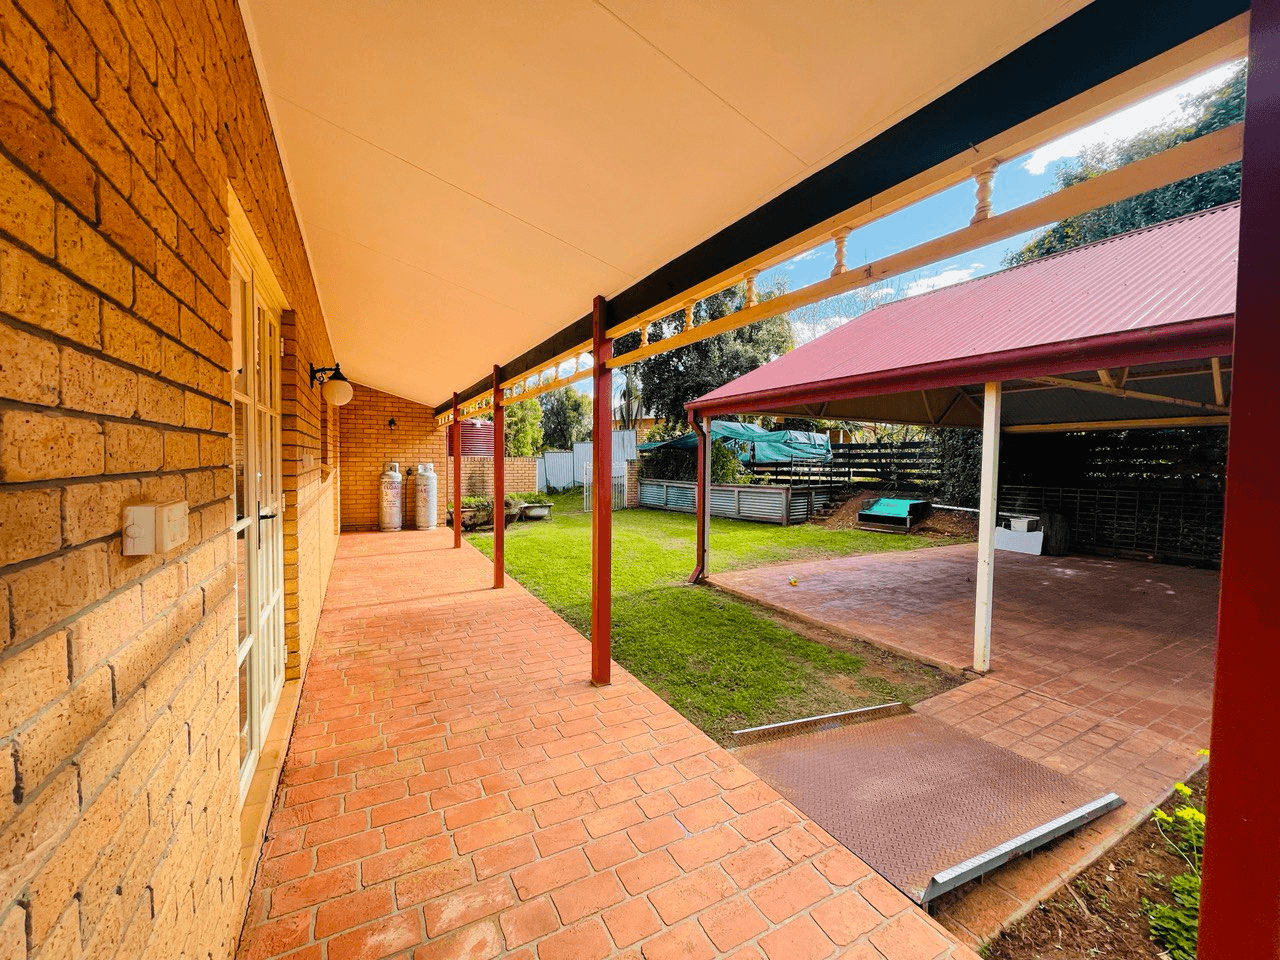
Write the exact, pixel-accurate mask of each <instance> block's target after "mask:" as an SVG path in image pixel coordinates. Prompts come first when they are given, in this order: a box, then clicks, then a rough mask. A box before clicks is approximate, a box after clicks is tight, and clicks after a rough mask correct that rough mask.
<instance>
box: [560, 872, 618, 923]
mask: <svg viewBox="0 0 1280 960" xmlns="http://www.w3.org/2000/svg"><path fill="white" fill-rule="evenodd" d="M623 896H624V895H623V892H622V887H621V886H619V884H618V880H617V878H616V877H615V876H614V875H613V874H612V873H595V874H592V875H591V876H589V877H587V878H585V879H583V880H579V881H577V882H576V883H571V884H569V885H568V886H567V887H562V888H560V889H559V890H556V891H555V892H554V893H552V895H551V899H552V900H553V901H555V905H556V909H557V910H559V911H560V919H561V920H563V921H564V922H565V923H575V922H576V921H578V920H581V919H582V918H583V917H585V916H588V915H590V914H593V913H597V912H599V911H601V910H603V909H604V908H605V907H611V906H613V905H614V904H616V903H621V902H622V900H623Z"/></svg>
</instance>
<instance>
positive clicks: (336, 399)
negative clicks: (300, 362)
mask: <svg viewBox="0 0 1280 960" xmlns="http://www.w3.org/2000/svg"><path fill="white" fill-rule="evenodd" d="M317 383H322V384H324V386H323V387H322V388H321V390H320V395H321V396H322V397H324V398H325V400H326V401H327V402H329V403H332V404H333V405H334V406H335V407H340V406H342V405H343V404H344V403H348V402H349V401H350V400H351V397H352V396H353V395H354V394H355V391H354V390H352V389H351V383H350V381H348V380H347V378H346V377H344V376H343V375H342V365H341V364H339V363H335V364H334V365H333V366H332V367H317V366H316V365H315V364H314V363H313V364H311V385H312V386H313V387H314V386H315V385H316V384H317Z"/></svg>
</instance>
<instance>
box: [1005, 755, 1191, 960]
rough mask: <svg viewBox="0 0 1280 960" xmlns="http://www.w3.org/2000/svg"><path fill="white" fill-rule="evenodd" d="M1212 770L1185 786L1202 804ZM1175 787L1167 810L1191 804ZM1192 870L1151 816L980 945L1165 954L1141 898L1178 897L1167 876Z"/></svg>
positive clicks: (1043, 954)
mask: <svg viewBox="0 0 1280 960" xmlns="http://www.w3.org/2000/svg"><path fill="white" fill-rule="evenodd" d="M1207 776H1208V769H1207V768H1206V769H1204V770H1201V771H1200V772H1199V773H1198V774H1196V775H1195V776H1194V777H1193V778H1192V779H1190V780H1188V781H1187V786H1189V787H1190V788H1191V790H1192V797H1191V799H1192V801H1194V802H1195V803H1196V805H1198V806H1202V805H1203V804H1204V791H1205V782H1206V778H1207ZM1186 802H1187V801H1185V800H1184V799H1183V798H1182V797H1180V796H1178V795H1177V794H1176V793H1175V794H1174V795H1173V796H1172V797H1170V798H1169V799H1168V800H1167V801H1166V802H1165V803H1164V804H1163V807H1162V809H1164V810H1165V811H1166V812H1167V813H1170V814H1172V813H1173V811H1174V809H1175V808H1176V807H1178V806H1181V805H1182V804H1184V803H1186ZM1185 868H1186V863H1185V861H1183V859H1182V858H1181V857H1180V856H1179V855H1178V854H1177V853H1176V852H1175V851H1174V850H1173V848H1172V847H1170V846H1169V844H1168V843H1166V842H1165V840H1164V838H1163V837H1162V836H1161V835H1160V831H1159V830H1157V829H1156V825H1155V823H1153V822H1152V820H1151V819H1150V818H1147V820H1146V821H1144V822H1143V823H1142V825H1141V826H1139V827H1138V828H1137V829H1136V830H1134V831H1133V832H1132V833H1130V834H1129V835H1128V836H1127V837H1125V838H1124V839H1123V840H1121V841H1120V842H1119V843H1118V844H1116V845H1115V846H1114V847H1112V848H1111V849H1110V850H1109V851H1108V852H1107V853H1106V854H1105V855H1104V856H1102V857H1101V858H1100V859H1099V860H1098V861H1097V862H1096V863H1095V864H1093V866H1091V867H1089V868H1088V869H1086V870H1085V871H1084V872H1083V873H1081V874H1080V875H1079V876H1078V877H1076V879H1075V880H1073V881H1071V883H1069V884H1068V885H1067V886H1065V887H1063V888H1062V889H1061V890H1059V891H1058V893H1057V894H1056V895H1055V896H1054V897H1052V898H1051V899H1049V900H1046V901H1045V902H1044V903H1042V904H1041V905H1040V906H1039V907H1037V908H1036V909H1034V910H1032V911H1031V913H1029V914H1027V916H1025V917H1024V918H1023V919H1021V920H1019V921H1018V922H1017V923H1016V924H1014V925H1013V926H1012V927H1010V928H1009V929H1008V930H1006V931H1005V932H1004V933H1002V934H1001V935H1000V936H999V937H997V938H996V939H995V940H993V941H991V943H989V944H987V946H986V947H985V948H984V949H983V950H982V956H983V957H986V958H988V960H1049V958H1053V960H1113V958H1114V960H1162V958H1164V957H1165V956H1166V955H1165V954H1164V953H1162V952H1161V950H1160V949H1159V947H1157V946H1156V944H1155V943H1153V942H1152V941H1151V929H1150V926H1149V925H1148V923H1147V911H1146V909H1145V907H1144V904H1143V901H1144V900H1145V901H1150V902H1151V903H1172V902H1173V898H1172V897H1171V896H1170V894H1169V883H1168V881H1169V878H1171V877H1174V876H1177V875H1178V874H1180V873H1181V872H1182V871H1183V870H1184V869H1185Z"/></svg>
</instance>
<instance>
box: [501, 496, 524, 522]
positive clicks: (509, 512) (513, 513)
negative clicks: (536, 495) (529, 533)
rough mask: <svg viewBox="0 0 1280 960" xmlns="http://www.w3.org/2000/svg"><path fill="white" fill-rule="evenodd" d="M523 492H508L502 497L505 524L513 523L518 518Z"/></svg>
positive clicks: (522, 506)
mask: <svg viewBox="0 0 1280 960" xmlns="http://www.w3.org/2000/svg"><path fill="white" fill-rule="evenodd" d="M524 496H525V495H524V494H523V493H508V494H507V495H506V496H505V497H503V506H504V507H505V508H506V516H505V521H506V523H507V524H512V523H515V522H516V521H517V520H519V519H520V511H521V510H523V509H524V503H525V501H524Z"/></svg>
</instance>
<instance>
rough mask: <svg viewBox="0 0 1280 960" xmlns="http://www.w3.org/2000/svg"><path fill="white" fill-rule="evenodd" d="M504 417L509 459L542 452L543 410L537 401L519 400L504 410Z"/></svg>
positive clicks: (503, 423)
mask: <svg viewBox="0 0 1280 960" xmlns="http://www.w3.org/2000/svg"><path fill="white" fill-rule="evenodd" d="M502 416H503V422H502V425H503V427H504V428H505V429H504V431H503V432H504V433H505V434H506V445H507V448H506V449H507V456H508V457H532V456H536V455H537V454H539V453H541V452H542V422H541V421H542V408H541V407H540V406H538V402H537V401H536V400H517V401H516V402H515V403H513V404H511V405H510V406H507V407H504V408H503V412H502Z"/></svg>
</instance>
